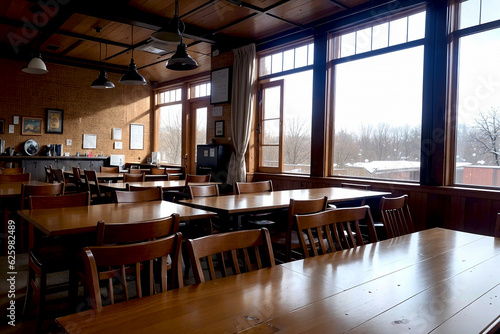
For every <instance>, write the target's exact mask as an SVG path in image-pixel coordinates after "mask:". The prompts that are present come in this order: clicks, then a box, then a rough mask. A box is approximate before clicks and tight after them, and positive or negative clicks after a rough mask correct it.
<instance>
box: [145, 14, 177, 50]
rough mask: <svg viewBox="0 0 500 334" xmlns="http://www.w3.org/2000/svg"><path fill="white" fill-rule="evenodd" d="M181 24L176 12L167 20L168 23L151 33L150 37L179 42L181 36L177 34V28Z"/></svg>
mask: <svg viewBox="0 0 500 334" xmlns="http://www.w3.org/2000/svg"><path fill="white" fill-rule="evenodd" d="M181 24H183V23H182V21H181V20H180V19H179V17H178V16H177V14H176V15H175V16H174V17H173V18H172V19H171V20H170V21H169V22H168V25H166V26H164V27H162V28H161V29H160V30H158V31H155V32H154V33H152V34H151V39H153V40H155V41H158V42H163V43H179V42H180V41H181V36H179V32H178V29H179V27H180V25H181Z"/></svg>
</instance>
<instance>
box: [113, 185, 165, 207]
mask: <svg viewBox="0 0 500 334" xmlns="http://www.w3.org/2000/svg"><path fill="white" fill-rule="evenodd" d="M114 198H115V202H116V203H138V202H149V201H161V200H163V189H162V187H151V188H147V189H146V188H145V189H144V190H134V191H123V190H116V191H115V195H114Z"/></svg>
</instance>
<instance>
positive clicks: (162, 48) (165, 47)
mask: <svg viewBox="0 0 500 334" xmlns="http://www.w3.org/2000/svg"><path fill="white" fill-rule="evenodd" d="M175 47H176V45H175V44H170V43H163V42H159V41H154V40H150V41H149V42H148V43H146V44H144V45H141V46H139V47H137V48H136V50H140V51H144V52H149V53H152V54H155V55H160V56H164V55H166V54H167V53H173V52H175Z"/></svg>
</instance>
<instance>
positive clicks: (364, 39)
mask: <svg viewBox="0 0 500 334" xmlns="http://www.w3.org/2000/svg"><path fill="white" fill-rule="evenodd" d="M371 44H372V29H371V28H366V29H362V30H358V31H357V32H356V54H358V53H363V52H367V51H370V50H371V48H372V45H371Z"/></svg>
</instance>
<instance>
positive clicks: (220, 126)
mask: <svg viewBox="0 0 500 334" xmlns="http://www.w3.org/2000/svg"><path fill="white" fill-rule="evenodd" d="M215 137H224V121H215Z"/></svg>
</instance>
